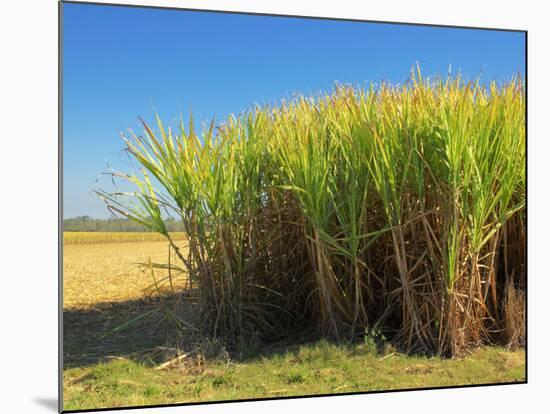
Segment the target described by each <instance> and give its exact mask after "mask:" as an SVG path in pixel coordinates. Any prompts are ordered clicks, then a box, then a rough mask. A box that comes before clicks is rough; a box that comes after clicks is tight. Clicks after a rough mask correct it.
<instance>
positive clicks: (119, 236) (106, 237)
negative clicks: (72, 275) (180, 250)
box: [63, 231, 185, 245]
mask: <svg viewBox="0 0 550 414" xmlns="http://www.w3.org/2000/svg"><path fill="white" fill-rule="evenodd" d="M170 235H171V237H172V239H174V240H183V239H184V238H185V236H184V233H183V232H174V233H171V234H170ZM165 240H166V238H165V237H164V236H163V235H162V234H159V233H153V232H146V231H143V232H108V231H93V232H92V231H65V232H63V244H65V245H68V244H96V243H128V242H153V241H165Z"/></svg>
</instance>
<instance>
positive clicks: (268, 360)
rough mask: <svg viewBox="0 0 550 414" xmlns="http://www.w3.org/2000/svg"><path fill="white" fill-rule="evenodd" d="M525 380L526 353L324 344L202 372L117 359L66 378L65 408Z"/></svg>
mask: <svg viewBox="0 0 550 414" xmlns="http://www.w3.org/2000/svg"><path fill="white" fill-rule="evenodd" d="M524 380H525V352H524V351H523V350H519V351H514V352H509V351H505V350H503V349H502V348H482V349H478V350H476V351H474V352H473V353H472V354H470V355H469V356H467V357H465V358H462V359H441V358H438V357H433V358H430V357H420V356H407V355H404V354H399V353H390V354H386V355H380V354H377V353H375V352H372V351H371V350H369V349H368V348H367V347H365V345H361V346H354V347H346V346H341V345H333V344H329V343H327V342H325V341H321V342H319V343H316V344H310V345H304V346H301V347H299V348H297V349H294V350H289V351H283V352H278V353H274V354H270V355H258V356H256V357H254V358H250V359H248V360H246V361H239V362H228V361H209V362H207V363H206V364H205V365H204V366H203V367H202V368H201V370H199V371H197V370H196V369H190V367H189V366H181V367H178V368H174V369H172V370H164V371H158V370H155V369H153V368H152V367H148V366H145V365H143V364H141V363H138V362H135V361H130V360H116V361H112V362H109V363H100V364H97V365H92V366H88V367H82V368H71V369H68V370H66V371H65V373H64V398H65V400H64V409H67V410H76V409H87V408H101V407H123V406H135V405H153V404H170V403H186V402H201V401H213V400H233V399H249V398H270V397H281V396H300V395H313V394H332V393H347V392H365V391H378V390H397V389H407V388H419V387H441V386H453V385H465V384H488V383H509V382H520V381H524Z"/></svg>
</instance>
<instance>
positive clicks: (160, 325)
mask: <svg viewBox="0 0 550 414" xmlns="http://www.w3.org/2000/svg"><path fill="white" fill-rule="evenodd" d="M180 299H181V295H180V294H176V295H166V296H163V297H162V298H160V297H158V296H157V297H148V298H143V299H137V300H130V301H126V302H106V303H99V304H97V305H95V306H93V307H90V308H84V309H79V308H70V309H64V310H63V363H64V368H65V369H66V368H73V367H82V366H87V365H92V364H96V363H98V362H100V361H108V360H110V359H117V358H128V359H140V358H142V357H143V355H145V354H147V353H148V352H151V351H152V350H153V349H155V348H157V347H164V346H166V345H167V343H168V339H169V336H170V334H171V333H172V332H173V325H171V324H169V323H167V322H166V321H165V320H164V315H165V314H164V313H163V312H162V311H160V304H161V300H162V301H163V302H164V303H165V304H167V305H168V306H174V304H176V303H178V306H180V307H181V306H182V303H181V301H180ZM186 308H188V309H189V311H190V312H192V309H193V307H192V305H191V304H187V305H186ZM155 309H157V310H158V311H157V312H154V310H155ZM136 319H137V320H136ZM132 320H135V322H133V323H132V324H130V325H128V326H126V327H124V325H125V324H128V322H129V321H132ZM121 327H123V328H121ZM117 328H121V329H117Z"/></svg>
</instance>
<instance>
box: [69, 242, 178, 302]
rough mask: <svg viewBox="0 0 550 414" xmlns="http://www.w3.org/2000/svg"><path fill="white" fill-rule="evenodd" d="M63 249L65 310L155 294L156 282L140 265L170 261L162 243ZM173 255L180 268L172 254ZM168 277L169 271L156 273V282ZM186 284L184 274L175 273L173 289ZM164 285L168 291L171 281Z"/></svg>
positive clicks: (82, 245)
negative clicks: (154, 286)
mask: <svg viewBox="0 0 550 414" xmlns="http://www.w3.org/2000/svg"><path fill="white" fill-rule="evenodd" d="M178 244H179V245H180V246H183V245H184V242H182V241H180V242H178ZM63 250H64V251H63V256H64V257H63V308H64V309H75V308H78V309H82V308H89V307H93V306H95V305H98V304H101V303H109V302H124V301H129V300H133V299H141V298H143V297H144V295H145V296H146V295H147V294H148V293H152V292H153V291H154V288H153V287H152V286H153V285H154V281H153V278H152V276H151V272H150V270H149V269H147V268H143V267H141V266H139V263H147V261H148V258H150V259H151V261H152V262H153V263H163V264H166V263H167V262H168V243H167V242H162V241H161V242H159V241H155V242H130V243H98V244H80V245H65V246H64V248H63ZM171 256H172V257H171V261H172V264H175V265H177V264H178V263H177V260H175V257H174V254H173V252H172V255H171ZM167 276H168V272H167V271H166V270H162V269H160V270H159V269H156V270H155V278H156V279H157V281H160V280H161V279H163V278H166V277H167ZM184 284H185V277H184V275H183V274H173V285H174V288H177V287H183V286H184ZM162 286H163V287H164V289H168V288H169V283H168V280H165V281H163V282H162ZM148 288H149V289H148Z"/></svg>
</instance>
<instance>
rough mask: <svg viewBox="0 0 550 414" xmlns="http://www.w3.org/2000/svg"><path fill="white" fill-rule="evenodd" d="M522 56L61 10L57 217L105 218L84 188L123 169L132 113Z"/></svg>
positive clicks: (268, 25) (262, 98)
mask: <svg viewBox="0 0 550 414" xmlns="http://www.w3.org/2000/svg"><path fill="white" fill-rule="evenodd" d="M524 53H525V50H524V34H523V33H517V32H502V31H487V30H469V29H448V28H435V27H421V26H407V25H393V24H379V23H358V22H344V21H328V20H312V19H300V18H284V17H265V16H253V15H232V14H221V13H212V12H191V11H184V10H181V11H179V10H161V9H144V8H128V7H113V6H97V5H82V4H65V5H64V6H63V88H64V89H63V116H64V118H63V128H64V148H63V151H64V175H63V178H64V188H63V189H64V195H63V209H64V217H65V218H68V217H75V216H79V215H90V216H92V217H99V218H104V217H108V216H109V214H108V212H107V210H106V208H105V206H104V204H103V203H102V202H101V201H99V200H98V199H97V197H96V196H95V195H94V194H93V193H91V190H92V188H94V187H101V188H103V189H107V190H110V189H112V184H111V182H110V179H108V178H107V177H106V176H103V178H101V179H100V180H99V181H98V182H95V181H96V179H97V178H98V175H99V173H100V172H103V171H107V169H108V165H109V166H110V167H111V168H114V169H117V170H124V171H128V170H129V169H131V168H132V165H131V164H130V162H129V161H128V159H127V158H126V157H125V156H124V155H122V154H121V149H122V148H123V143H122V141H121V138H120V133H121V132H123V131H126V130H127V129H128V128H130V129H133V130H134V131H136V132H138V131H140V128H139V124H138V121H137V117H138V116H142V117H143V118H145V119H146V120H152V119H153V117H154V112H155V110H156V111H157V112H158V113H159V115H160V117H161V118H162V119H163V121H166V122H170V121H171V120H175V119H176V118H178V117H179V113H180V109H181V112H182V114H183V116H184V119H187V116H188V115H187V114H188V113H189V109H191V110H192V112H193V116H194V117H195V120H200V119H202V120H208V119H212V116H213V115H216V117H217V119H221V118H222V117H224V116H226V115H228V114H230V113H239V112H241V111H242V110H244V109H246V108H248V107H250V106H251V105H252V104H254V103H275V102H278V100H280V99H281V98H284V97H289V96H291V95H293V94H294V93H305V94H312V93H316V92H318V91H321V90H322V91H328V90H330V89H331V88H332V87H333V86H334V82H336V81H337V82H339V83H352V84H359V85H363V84H368V83H369V82H374V83H379V82H380V81H382V80H388V81H391V82H394V83H400V82H403V81H405V80H406V79H407V77H408V75H409V73H410V68H411V66H412V65H413V64H414V63H415V62H417V61H418V62H419V63H420V64H421V67H422V70H423V73H424V74H425V75H428V76H430V75H435V74H441V75H446V73H447V71H448V68H449V65H451V66H452V69H453V72H456V71H457V70H459V69H460V71H461V73H462V75H463V76H465V77H467V78H475V77H477V76H478V75H479V74H480V73H482V74H483V75H482V76H483V79H484V80H486V81H488V80H493V79H494V80H497V81H499V82H502V81H505V80H508V79H510V78H511V77H512V75H513V74H515V73H517V72H520V73H522V74H523V73H524V72H525V66H524ZM37 64H39V63H37Z"/></svg>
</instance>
